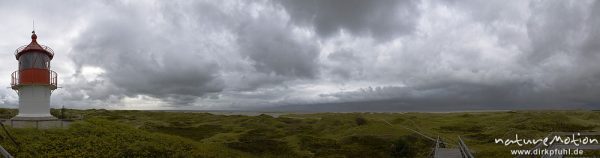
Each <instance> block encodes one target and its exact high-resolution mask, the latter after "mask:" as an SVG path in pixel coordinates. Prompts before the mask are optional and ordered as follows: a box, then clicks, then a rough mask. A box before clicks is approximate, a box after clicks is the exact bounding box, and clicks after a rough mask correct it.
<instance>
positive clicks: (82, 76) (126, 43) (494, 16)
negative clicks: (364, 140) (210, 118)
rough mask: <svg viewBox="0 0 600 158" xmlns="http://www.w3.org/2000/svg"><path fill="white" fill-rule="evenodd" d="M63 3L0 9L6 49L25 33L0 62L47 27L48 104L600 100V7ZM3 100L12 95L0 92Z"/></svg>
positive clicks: (381, 1)
mask: <svg viewBox="0 0 600 158" xmlns="http://www.w3.org/2000/svg"><path fill="white" fill-rule="evenodd" d="M68 2H69V3H67V4H65V5H62V4H61V5H57V4H46V3H41V4H40V5H33V7H32V5H29V4H26V3H19V4H14V5H10V4H8V3H7V2H0V3H2V5H0V13H2V14H0V18H1V19H0V20H3V21H7V24H6V25H3V26H0V31H2V32H6V33H2V36H0V39H2V40H3V41H14V40H12V38H14V37H20V36H22V35H20V34H15V33H11V31H12V30H14V29H15V28H20V27H22V26H20V25H27V29H22V30H19V31H23V30H24V31H23V32H25V33H24V35H23V36H24V37H23V38H24V39H25V40H24V41H25V42H23V41H16V42H13V43H10V44H6V45H0V49H2V50H3V51H2V52H3V53H4V54H3V55H5V56H9V57H10V60H9V59H8V58H6V59H5V58H3V59H0V61H2V62H6V63H8V62H14V59H13V56H12V53H11V51H12V50H14V48H15V47H17V46H19V45H21V44H26V43H27V42H28V39H27V38H28V36H29V35H28V34H26V33H27V32H29V31H28V30H29V25H30V20H29V19H31V17H29V16H32V17H33V16H35V18H40V20H37V19H36V23H38V22H39V23H40V24H38V25H40V26H46V27H41V28H42V30H40V31H38V32H40V33H39V34H40V39H41V40H43V41H44V44H48V45H51V46H52V47H53V48H55V50H56V51H57V56H56V59H55V61H53V62H54V63H53V68H55V71H57V72H59V74H60V75H59V76H60V80H59V83H60V84H61V86H62V87H63V89H59V90H57V91H56V92H55V93H54V94H53V97H54V98H53V101H55V102H56V104H63V103H64V104H81V105H88V106H89V107H94V106H101V105H109V104H110V105H112V104H119V105H123V106H124V107H136V105H137V104H142V103H144V104H145V103H149V104H157V105H153V106H150V107H152V108H156V107H169V108H182V107H181V106H182V105H183V106H186V107H185V108H191V109H193V108H207V107H210V108H214V109H226V108H256V107H264V106H274V105H283V104H318V105H323V106H325V104H326V103H350V102H354V103H361V104H360V105H362V104H363V103H364V104H368V103H370V102H371V103H376V104H377V105H381V106H388V105H389V106H388V107H387V108H383V109H400V110H401V109H403V108H411V107H429V108H430V109H433V108H434V107H444V108H446V109H451V108H452V107H456V108H464V109H469V108H475V107H486V108H492V109H494V108H495V109H505V108H519V107H546V108H552V107H591V108H597V107H598V105H599V104H600V99H599V98H598V97H597V96H599V95H600V90H599V89H600V62H598V61H599V60H600V55H599V54H600V52H599V51H600V44H599V43H600V16H597V15H600V2H597V1H485V2H482V1H452V0H450V1H427V0H424V1H417V0H409V1H391V0H389V1H388V0H374V1H361V0H350V1H348V0H281V1H277V0H273V1H271V0H263V1H241V0H240V1H235V0H232V1H183V0H181V1H180V0H176V1H172V2H163V1H145V2H128V1H94V2H89V3H82V2H80V1H68ZM7 6H11V7H7ZM41 6H51V9H50V10H49V11H50V13H47V14H45V13H44V12H42V10H43V9H39V7H41ZM73 6H79V7H73ZM13 12H14V13H18V14H14V15H22V16H26V17H18V18H15V17H13V16H12V15H13V14H11V13H13ZM29 12H31V13H29ZM9 15H10V16H9ZM45 16H48V17H45ZM22 19H27V20H22ZM8 21H10V22H8ZM15 23H19V24H18V25H17V24H15ZM21 23H23V24H21ZM44 28H45V29H44ZM48 28H51V29H48ZM46 41H48V43H46ZM15 64H16V63H15ZM0 70H1V71H0V72H2V73H4V74H9V73H10V72H11V71H14V70H13V69H10V70H9V68H2V69H0ZM0 81H2V83H4V84H2V86H8V84H7V83H9V81H7V80H6V79H4V80H0ZM323 103H325V104H323ZM0 104H4V105H12V104H16V95H15V94H14V93H12V91H10V90H4V91H0ZM338 105H340V106H335V108H334V109H343V110H346V111H348V110H351V108H354V107H357V108H362V109H365V108H368V107H369V106H360V107H359V106H355V105H359V104H353V105H352V106H349V107H344V106H341V105H342V104H338ZM301 107H303V108H305V109H306V108H313V107H310V106H301Z"/></svg>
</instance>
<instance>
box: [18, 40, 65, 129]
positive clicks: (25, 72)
mask: <svg viewBox="0 0 600 158" xmlns="http://www.w3.org/2000/svg"><path fill="white" fill-rule="evenodd" d="M31 33H32V35H31V43H29V44H28V45H24V46H21V47H19V48H18V49H17V50H16V51H15V57H16V59H17V60H18V61H19V69H18V70H17V71H15V72H13V73H12V75H11V77H12V80H11V88H12V89H14V90H15V91H17V93H18V95H19V113H18V115H17V116H15V117H14V118H12V119H11V120H39V121H43V120H56V118H55V117H53V116H52V115H50V95H51V94H52V91H53V90H55V89H56V88H57V78H56V72H54V71H52V70H51V69H50V61H52V58H53V57H54V51H53V50H52V49H50V47H48V46H44V45H41V44H39V43H38V42H37V35H36V34H35V31H33V32H31Z"/></svg>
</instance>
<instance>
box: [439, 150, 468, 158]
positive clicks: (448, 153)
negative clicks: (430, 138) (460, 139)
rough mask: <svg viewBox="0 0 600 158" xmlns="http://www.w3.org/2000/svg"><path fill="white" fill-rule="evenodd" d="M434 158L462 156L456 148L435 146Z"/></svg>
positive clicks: (457, 157)
mask: <svg viewBox="0 0 600 158" xmlns="http://www.w3.org/2000/svg"><path fill="white" fill-rule="evenodd" d="M434 158H462V153H460V149H457V148H437V149H436V150H435V156H434Z"/></svg>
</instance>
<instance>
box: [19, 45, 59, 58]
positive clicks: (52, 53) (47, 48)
mask: <svg viewBox="0 0 600 158" xmlns="http://www.w3.org/2000/svg"><path fill="white" fill-rule="evenodd" d="M27 46H29V45H24V46H21V47H19V48H17V50H15V56H16V55H17V54H19V53H21V52H22V51H23V50H25V48H27ZM40 47H42V49H44V50H45V51H47V52H48V53H50V54H51V55H52V56H54V50H52V48H50V47H48V46H45V45H41V44H40Z"/></svg>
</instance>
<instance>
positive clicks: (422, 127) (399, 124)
mask: <svg viewBox="0 0 600 158" xmlns="http://www.w3.org/2000/svg"><path fill="white" fill-rule="evenodd" d="M60 111H61V109H56V110H52V113H53V114H54V115H55V116H61V117H64V118H67V119H68V118H83V120H80V121H76V122H75V123H73V124H72V125H71V126H70V127H69V128H64V129H48V130H38V129H13V128H10V127H8V130H9V131H10V133H11V134H12V135H13V136H14V137H15V139H16V141H17V142H18V143H19V146H18V147H17V145H14V144H12V142H11V141H10V140H9V138H8V137H7V136H6V134H4V133H1V134H0V145H2V146H3V147H5V148H6V149H7V150H8V151H9V152H10V153H12V154H13V155H16V156H17V157H66V156H70V157H427V156H428V155H429V154H430V153H431V150H432V149H431V148H432V147H433V146H434V144H433V142H431V141H430V140H428V139H427V138H424V137H422V136H420V135H417V134H415V133H412V132H410V131H409V130H406V129H405V128H403V127H406V128H411V129H414V130H417V131H420V132H422V133H424V134H426V135H428V136H431V137H437V136H439V137H440V138H442V139H443V140H444V141H445V142H448V143H449V144H457V138H458V136H461V137H462V138H463V140H465V142H466V144H468V145H469V147H470V148H471V150H473V151H474V152H475V153H474V155H475V156H476V157H511V155H510V152H509V150H510V149H528V148H530V147H531V146H524V147H518V146H516V145H514V146H508V147H506V146H504V145H500V144H494V142H493V141H494V139H495V138H503V139H507V138H514V135H515V134H519V137H523V138H540V137H545V136H546V135H547V134H548V133H549V132H559V131H560V132H570V131H573V132H583V131H598V130H599V129H600V112H594V111H517V112H480V113H317V114H286V115H281V116H279V117H272V116H269V115H260V116H242V115H232V116H227V115H214V114H209V113H184V112H155V111H125V110H118V111H112V110H95V109H92V110H72V109H67V110H64V112H62V113H61V112H60ZM14 115H16V111H15V110H14V109H0V118H11V117H12V116H14ZM385 121H387V122H389V123H390V124H391V126H390V125H389V124H387V123H386V122H385ZM597 153H598V152H592V151H590V152H588V154H597Z"/></svg>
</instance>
